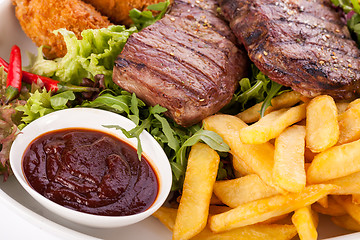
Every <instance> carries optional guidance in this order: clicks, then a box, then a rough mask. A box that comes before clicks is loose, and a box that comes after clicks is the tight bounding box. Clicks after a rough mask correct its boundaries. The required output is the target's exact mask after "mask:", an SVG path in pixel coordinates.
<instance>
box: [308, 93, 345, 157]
mask: <svg viewBox="0 0 360 240" xmlns="http://www.w3.org/2000/svg"><path fill="white" fill-rule="evenodd" d="M337 117H338V112H337V108H336V104H335V102H334V99H333V98H332V97H330V96H327V95H322V96H318V97H316V98H314V99H312V100H311V101H310V102H309V103H308V105H307V108H306V146H307V147H308V148H310V149H311V151H313V152H322V151H324V150H326V149H328V148H330V147H331V146H333V145H335V144H336V142H337V141H338V139H339V134H340V132H339V124H338V120H337Z"/></svg>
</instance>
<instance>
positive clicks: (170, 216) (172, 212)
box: [153, 207, 177, 231]
mask: <svg viewBox="0 0 360 240" xmlns="http://www.w3.org/2000/svg"><path fill="white" fill-rule="evenodd" d="M176 215H177V209H176V208H168V207H160V208H159V209H158V210H157V211H156V212H154V213H153V216H154V217H156V218H157V219H159V221H160V222H161V223H162V224H164V225H165V227H167V228H168V229H169V230H170V231H172V230H173V229H174V225H175V219H176Z"/></svg>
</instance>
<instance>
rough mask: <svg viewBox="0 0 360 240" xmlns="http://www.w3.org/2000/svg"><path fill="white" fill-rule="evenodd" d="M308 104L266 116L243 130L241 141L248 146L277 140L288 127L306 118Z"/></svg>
mask: <svg viewBox="0 0 360 240" xmlns="http://www.w3.org/2000/svg"><path fill="white" fill-rule="evenodd" d="M305 113H306V104H301V105H299V106H296V107H292V108H283V109H280V110H277V111H274V112H271V113H269V114H268V115H265V116H264V117H263V118H261V119H260V120H259V121H258V122H256V123H254V124H252V125H250V126H247V127H245V128H243V129H242V130H241V132H240V140H241V141H242V142H243V143H246V144H260V143H265V142H267V141H269V140H270V139H272V138H276V137H277V136H279V135H280V133H281V132H282V131H284V130H285V129H286V128H287V127H289V126H291V125H293V124H294V123H297V122H299V121H301V120H302V119H304V118H305V115H306V114H305Z"/></svg>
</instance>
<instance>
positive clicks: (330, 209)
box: [311, 196, 346, 216]
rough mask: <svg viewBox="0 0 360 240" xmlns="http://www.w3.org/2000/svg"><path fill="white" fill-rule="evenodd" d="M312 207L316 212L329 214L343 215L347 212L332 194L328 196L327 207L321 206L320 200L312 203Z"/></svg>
mask: <svg viewBox="0 0 360 240" xmlns="http://www.w3.org/2000/svg"><path fill="white" fill-rule="evenodd" d="M311 208H312V209H313V210H314V211H315V212H318V213H321V214H325V215H329V216H342V215H345V214H346V211H345V209H344V207H343V206H341V205H340V204H338V203H337V202H336V201H335V200H334V198H333V197H332V196H328V200H327V207H324V206H321V205H320V204H319V202H316V203H314V204H313V205H311Z"/></svg>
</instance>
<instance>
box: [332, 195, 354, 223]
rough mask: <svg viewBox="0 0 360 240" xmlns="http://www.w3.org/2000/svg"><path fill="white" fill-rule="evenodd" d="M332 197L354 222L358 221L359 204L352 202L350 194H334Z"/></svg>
mask: <svg viewBox="0 0 360 240" xmlns="http://www.w3.org/2000/svg"><path fill="white" fill-rule="evenodd" d="M334 199H335V200H336V201H337V203H339V204H340V205H341V206H342V207H344V209H345V211H346V212H347V213H348V214H349V215H350V216H351V217H352V218H353V219H355V221H356V222H358V223H360V205H359V204H355V203H353V202H352V198H351V196H334Z"/></svg>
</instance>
